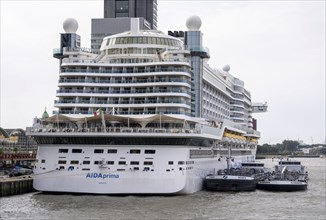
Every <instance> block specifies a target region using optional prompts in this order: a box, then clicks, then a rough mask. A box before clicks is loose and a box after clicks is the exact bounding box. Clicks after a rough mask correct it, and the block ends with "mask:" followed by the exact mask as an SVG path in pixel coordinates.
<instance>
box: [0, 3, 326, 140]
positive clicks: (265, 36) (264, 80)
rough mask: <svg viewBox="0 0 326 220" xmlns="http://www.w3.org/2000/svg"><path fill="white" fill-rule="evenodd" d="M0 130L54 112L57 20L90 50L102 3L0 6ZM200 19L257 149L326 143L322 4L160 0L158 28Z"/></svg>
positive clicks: (22, 125)
mask: <svg viewBox="0 0 326 220" xmlns="http://www.w3.org/2000/svg"><path fill="white" fill-rule="evenodd" d="M0 4H1V5H0V6H1V103H0V104H1V111H0V116H1V119H0V127H3V128H25V127H27V126H31V125H32V119H33V118H34V117H35V116H41V115H42V113H43V111H44V108H45V107H46V108H47V111H48V112H49V113H50V114H52V111H53V110H55V109H54V107H53V105H54V100H55V99H56V90H57V82H58V77H59V76H58V66H59V62H58V60H57V59H54V58H53V57H52V50H53V48H57V47H59V42H60V41H59V33H62V32H64V31H63V28H62V23H63V21H64V20H65V19H66V18H68V17H73V18H75V19H77V20H78V23H79V29H78V31H77V33H78V34H79V35H81V38H82V46H83V47H90V35H91V18H102V17H103V1H102V0H97V1H94V0H92V1H86V0H84V1H77V0H76V1H11V0H1V1H0ZM191 15H198V16H199V17H201V20H202V27H201V31H202V32H203V34H204V35H203V37H204V41H203V43H204V45H205V46H207V47H208V48H209V49H210V55H211V58H210V60H209V63H210V65H211V66H212V67H216V68H222V67H223V66H224V65H225V64H229V65H230V66H231V70H230V73H231V74H233V75H234V76H235V77H237V78H240V79H241V80H243V81H244V82H245V87H246V89H247V90H249V91H250V92H251V95H252V101H253V102H265V101H266V102H267V103H268V112H267V113H263V114H255V115H254V118H257V119H258V130H259V131H261V140H260V142H259V143H260V144H263V143H269V144H275V143H281V142H282V141H283V140H285V139H289V140H298V139H300V140H303V141H304V142H305V143H309V144H311V143H314V144H316V143H324V141H325V124H326V119H325V1H323V0H321V1H310V0H309V1H203V0H200V1H180V0H179V1H172V0H170V1H166V0H161V1H160V0H159V1H158V29H159V30H162V31H163V32H165V33H167V31H168V30H186V26H185V21H186V19H187V18H188V17H189V16H191Z"/></svg>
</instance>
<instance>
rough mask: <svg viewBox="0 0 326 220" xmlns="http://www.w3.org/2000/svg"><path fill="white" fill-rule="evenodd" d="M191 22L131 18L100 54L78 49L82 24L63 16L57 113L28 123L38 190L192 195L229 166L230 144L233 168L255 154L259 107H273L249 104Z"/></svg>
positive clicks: (197, 22) (191, 19) (239, 83)
mask: <svg viewBox="0 0 326 220" xmlns="http://www.w3.org/2000/svg"><path fill="white" fill-rule="evenodd" d="M186 24H187V27H188V31H184V32H183V31H176V32H169V34H164V33H163V32H161V31H158V30H142V29H140V28H139V19H138V18H132V19H131V24H130V30H129V31H126V32H123V33H119V34H115V35H111V36H107V37H105V38H104V39H103V42H102V44H101V47H100V50H99V51H94V50H91V49H85V48H81V47H80V36H79V35H77V34H76V31H77V28H78V23H77V21H76V20H75V19H71V18H70V19H67V20H65V22H64V29H65V31H66V33H63V34H61V48H59V49H58V50H55V51H54V57H56V58H58V59H59V60H60V70H59V72H60V73H59V81H58V90H57V95H56V96H57V100H55V107H56V108H57V109H58V111H56V112H54V114H53V116H51V117H49V115H48V114H47V112H46V111H45V112H44V114H43V116H42V117H41V118H35V119H34V124H33V127H29V128H27V134H28V135H30V136H32V137H33V138H34V139H35V141H36V142H37V143H38V152H37V159H36V163H35V167H34V177H33V179H34V188H35V189H36V190H39V191H44V192H69V193H90V194H164V195H170V194H190V193H194V192H197V191H200V190H202V189H203V181H204V179H205V177H206V176H207V175H209V174H214V173H216V171H217V170H219V169H225V168H226V166H227V163H226V160H227V157H228V152H229V149H231V151H232V165H233V166H238V165H239V164H240V163H241V162H250V161H254V160H255V154H256V146H257V143H258V139H259V137H260V133H259V132H258V131H256V129H255V120H254V119H253V118H252V113H254V112H259V111H260V112H263V111H266V108H267V106H266V104H254V103H252V101H251V95H250V92H248V90H246V89H245V88H244V82H243V81H241V80H240V79H238V78H236V77H234V76H233V75H231V74H230V73H229V71H230V67H229V66H228V65H226V66H224V67H223V69H221V70H218V69H215V68H212V67H210V66H209V65H208V60H209V57H210V54H209V51H208V49H207V48H205V47H203V46H202V33H201V31H200V30H199V29H200V27H201V20H200V18H199V17H198V16H191V17H189V18H188V20H187V22H186ZM67 39H68V40H67ZM65 40H66V41H65ZM63 41H65V42H66V43H62V42H63ZM67 42H68V43H67Z"/></svg>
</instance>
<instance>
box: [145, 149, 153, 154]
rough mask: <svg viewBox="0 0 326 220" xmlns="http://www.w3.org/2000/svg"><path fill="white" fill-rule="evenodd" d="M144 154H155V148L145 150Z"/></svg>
mask: <svg viewBox="0 0 326 220" xmlns="http://www.w3.org/2000/svg"><path fill="white" fill-rule="evenodd" d="M145 154H155V150H145Z"/></svg>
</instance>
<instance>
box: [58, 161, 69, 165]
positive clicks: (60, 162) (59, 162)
mask: <svg viewBox="0 0 326 220" xmlns="http://www.w3.org/2000/svg"><path fill="white" fill-rule="evenodd" d="M66 163H67V161H65V160H59V161H58V164H66Z"/></svg>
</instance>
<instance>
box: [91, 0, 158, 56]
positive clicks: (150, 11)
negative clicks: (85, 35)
mask: <svg viewBox="0 0 326 220" xmlns="http://www.w3.org/2000/svg"><path fill="white" fill-rule="evenodd" d="M133 17H136V18H139V27H140V29H148V30H149V29H154V30H156V28H157V0H104V18H95V19H92V37H91V48H92V49H94V50H98V49H100V46H101V43H102V40H103V38H104V37H105V36H109V35H113V34H117V33H121V32H124V31H128V30H130V18H133Z"/></svg>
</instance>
